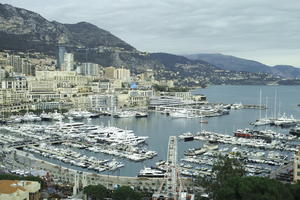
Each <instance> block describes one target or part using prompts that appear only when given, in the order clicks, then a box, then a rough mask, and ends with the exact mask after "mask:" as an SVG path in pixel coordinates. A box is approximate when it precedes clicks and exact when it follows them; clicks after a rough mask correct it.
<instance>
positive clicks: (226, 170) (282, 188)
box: [196, 156, 300, 200]
mask: <svg viewBox="0 0 300 200" xmlns="http://www.w3.org/2000/svg"><path fill="white" fill-rule="evenodd" d="M196 185H197V186H201V187H203V188H204V192H206V193H207V194H208V195H209V199H214V200H300V183H297V184H284V183H281V182H280V181H278V180H275V179H269V178H264V177H256V176H245V170H244V167H243V163H242V162H240V161H239V160H237V159H233V158H229V157H227V156H224V157H220V158H219V160H218V162H216V163H215V164H214V166H213V170H212V176H211V178H199V179H198V180H197V182H196ZM197 199H198V200H200V199H205V198H203V197H201V196H200V195H198V197H197Z"/></svg>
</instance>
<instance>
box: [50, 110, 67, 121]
mask: <svg viewBox="0 0 300 200" xmlns="http://www.w3.org/2000/svg"><path fill="white" fill-rule="evenodd" d="M64 118H65V117H64V116H63V115H62V114H60V113H58V112H57V110H55V111H54V113H52V119H53V120H56V121H62V120H63V119H64Z"/></svg>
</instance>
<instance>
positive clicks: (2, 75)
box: [0, 68, 6, 81]
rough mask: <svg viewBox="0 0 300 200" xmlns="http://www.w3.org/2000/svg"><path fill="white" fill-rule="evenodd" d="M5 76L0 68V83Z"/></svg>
mask: <svg viewBox="0 0 300 200" xmlns="http://www.w3.org/2000/svg"><path fill="white" fill-rule="evenodd" d="M5 74H6V72H5V70H4V69H2V68H0V81H2V80H3V79H4V78H5Z"/></svg>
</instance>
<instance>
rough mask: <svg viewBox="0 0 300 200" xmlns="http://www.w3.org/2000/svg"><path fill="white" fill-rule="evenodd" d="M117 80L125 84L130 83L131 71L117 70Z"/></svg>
mask: <svg viewBox="0 0 300 200" xmlns="http://www.w3.org/2000/svg"><path fill="white" fill-rule="evenodd" d="M116 79H118V80H121V81H123V82H129V81H130V70H129V69H124V68H119V69H117V70H116Z"/></svg>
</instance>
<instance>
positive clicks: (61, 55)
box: [56, 46, 67, 70]
mask: <svg viewBox="0 0 300 200" xmlns="http://www.w3.org/2000/svg"><path fill="white" fill-rule="evenodd" d="M65 53H67V51H66V49H65V47H63V46H60V47H58V56H57V66H56V69H57V70H61V69H62V65H63V63H64V56H65Z"/></svg>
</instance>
